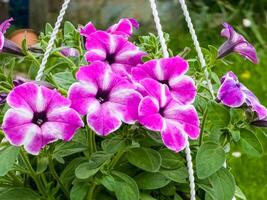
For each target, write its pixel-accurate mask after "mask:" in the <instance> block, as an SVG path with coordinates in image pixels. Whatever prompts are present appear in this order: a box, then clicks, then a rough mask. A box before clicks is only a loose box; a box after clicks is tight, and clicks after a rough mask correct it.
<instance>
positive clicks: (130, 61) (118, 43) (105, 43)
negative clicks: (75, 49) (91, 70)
mask: <svg viewBox="0 0 267 200" xmlns="http://www.w3.org/2000/svg"><path fill="white" fill-rule="evenodd" d="M85 47H86V50H87V52H86V54H85V57H86V60H87V61H88V62H94V61H103V62H106V63H108V64H109V65H110V66H111V68H112V70H113V71H114V72H116V73H118V74H120V75H128V74H130V73H131V68H132V67H135V66H136V65H137V64H140V63H142V57H143V56H144V55H145V53H144V52H143V51H141V50H139V48H138V47H136V46H135V45H134V44H133V43H131V42H129V41H128V40H127V39H125V38H123V37H121V36H119V35H113V34H110V33H107V32H104V31H97V32H95V33H93V34H91V35H90V36H88V37H87V39H86V45H85Z"/></svg>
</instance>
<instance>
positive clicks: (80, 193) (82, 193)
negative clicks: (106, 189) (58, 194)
mask: <svg viewBox="0 0 267 200" xmlns="http://www.w3.org/2000/svg"><path fill="white" fill-rule="evenodd" d="M87 191H88V185H87V184H86V183H76V184H74V186H73V187H72V188H71V190H70V199H71V200H84V198H85V197H86V194H87Z"/></svg>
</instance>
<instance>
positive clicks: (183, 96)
mask: <svg viewBox="0 0 267 200" xmlns="http://www.w3.org/2000/svg"><path fill="white" fill-rule="evenodd" d="M169 85H170V90H171V94H172V96H173V98H175V99H176V100H177V101H179V102H180V103H182V104H191V103H193V102H194V100H195V97H196V94H197V89H196V86H195V83H194V81H193V79H192V78H190V77H189V76H186V75H184V76H181V77H179V78H178V79H176V78H172V79H170V81H169Z"/></svg>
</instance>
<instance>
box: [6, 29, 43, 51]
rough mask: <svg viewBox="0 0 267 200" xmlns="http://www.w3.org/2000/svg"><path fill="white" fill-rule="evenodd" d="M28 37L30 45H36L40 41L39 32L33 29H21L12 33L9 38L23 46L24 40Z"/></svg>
mask: <svg viewBox="0 0 267 200" xmlns="http://www.w3.org/2000/svg"><path fill="white" fill-rule="evenodd" d="M25 38H26V41H27V45H28V47H30V46H32V45H34V44H36V43H37V41H38V35H37V33H36V32H35V31H34V30H32V29H19V30H16V31H14V32H13V33H11V35H10V36H9V39H10V40H11V41H13V42H15V43H16V44H17V45H18V46H20V47H21V45H22V41H23V40H24V39H25Z"/></svg>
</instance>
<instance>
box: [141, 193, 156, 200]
mask: <svg viewBox="0 0 267 200" xmlns="http://www.w3.org/2000/svg"><path fill="white" fill-rule="evenodd" d="M140 200H157V199H155V198H153V197H152V196H150V195H149V194H146V193H141V194H140Z"/></svg>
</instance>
